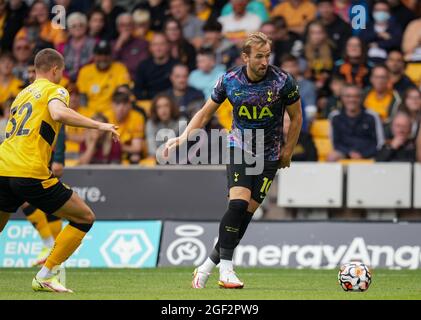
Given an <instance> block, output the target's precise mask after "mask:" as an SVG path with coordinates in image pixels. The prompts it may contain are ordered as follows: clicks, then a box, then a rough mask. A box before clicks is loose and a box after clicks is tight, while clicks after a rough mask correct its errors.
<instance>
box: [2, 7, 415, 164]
mask: <svg viewBox="0 0 421 320" xmlns="http://www.w3.org/2000/svg"><path fill="white" fill-rule="evenodd" d="M55 5H61V6H64V8H65V9H66V10H65V19H63V17H61V20H60V19H58V18H60V17H59V16H58V15H60V10H59V11H57V10H52V8H54V6H55ZM353 8H354V9H355V8H356V9H358V10H353ZM63 20H64V21H65V25H64V27H61V24H62V23H63ZM253 31H261V32H263V33H265V34H267V35H268V36H269V37H270V38H271V39H272V40H273V52H272V55H271V61H270V62H271V63H272V64H274V65H276V66H279V67H281V68H282V69H284V70H285V71H287V72H289V73H291V74H292V75H293V76H294V77H295V78H296V79H297V81H298V83H299V87H300V94H301V99H302V107H303V111H304V112H303V114H304V122H303V128H302V133H301V135H300V140H299V143H298V145H297V147H296V149H295V151H294V157H293V160H296V161H367V162H369V161H409V162H414V161H421V130H420V129H419V128H420V123H421V92H420V87H421V4H420V3H419V1H414V0H388V1H385V0H383V1H370V0H329V1H323V0H318V1H311V0H283V1H282V0H260V1H259V0H195V1H190V0H168V1H165V0H136V1H128V0H120V1H119V0H115V1H113V0H101V1H94V0H91V1H88V0H56V1H42V0H41V1H40V0H36V1H30V0H29V1H23V0H9V1H6V0H0V48H1V54H0V142H1V141H2V140H3V139H4V132H5V127H6V123H7V120H8V117H9V110H10V107H11V104H12V102H13V99H14V98H15V96H16V95H17V94H18V93H19V91H20V90H21V89H22V88H23V87H25V86H27V85H28V84H29V83H31V82H32V81H33V80H34V65H33V59H34V54H36V53H37V52H38V51H39V50H41V49H43V48H47V47H51V48H55V49H57V50H58V51H59V52H60V53H62V55H63V56H64V59H65V77H64V79H63V81H62V83H61V84H62V85H63V86H65V87H66V88H67V89H68V91H69V93H70V108H72V109H74V110H76V111H78V112H80V113H82V114H84V115H86V116H89V117H93V118H95V119H96V120H100V121H104V122H111V123H115V124H116V125H118V126H119V132H120V135H121V139H120V141H119V142H116V141H113V140H112V139H111V137H109V136H108V135H104V134H101V133H99V132H98V131H96V130H81V129H78V128H72V127H67V128H66V162H67V165H77V164H94V163H97V164H98V163H100V164H107V163H125V164H128V163H130V164H144V165H153V164H154V163H155V152H156V150H157V148H158V147H159V143H163V142H159V141H160V140H161V141H162V140H163V139H159V135H165V132H166V131H165V129H171V130H174V131H175V133H176V134H179V133H180V131H182V130H183V128H184V127H183V126H184V125H185V123H186V122H185V121H181V120H187V121H188V120H189V119H191V117H192V116H193V115H194V114H195V112H197V111H198V110H199V109H200V108H201V106H202V105H203V103H204V101H205V100H206V99H208V98H209V97H210V95H211V92H212V89H213V87H214V85H215V83H216V81H217V79H218V78H219V77H220V76H221V75H222V74H223V73H224V72H225V71H226V70H228V69H229V68H231V67H233V66H235V65H238V64H241V63H242V60H241V44H242V40H244V39H245V37H246V36H247V34H248V33H250V32H253ZM350 84H352V85H353V86H349V85H350ZM231 111H232V110H231V106H230V103H229V101H225V102H224V103H223V104H222V105H221V107H220V108H219V110H218V111H217V114H216V117H215V119H213V121H211V123H209V125H208V126H207V128H206V129H207V130H210V129H213V128H214V129H218V128H219V129H223V128H225V129H227V130H229V129H230V126H231V120H232V114H231ZM287 128H288V119H287V117H286V118H285V126H284V131H285V130H287ZM162 129H164V130H162ZM157 135H158V137H157Z"/></svg>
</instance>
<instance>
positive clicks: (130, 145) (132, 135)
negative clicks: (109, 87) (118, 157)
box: [110, 91, 146, 164]
mask: <svg viewBox="0 0 421 320" xmlns="http://www.w3.org/2000/svg"><path fill="white" fill-rule="evenodd" d="M112 101H113V114H112V116H111V118H110V120H111V121H112V123H115V124H116V125H117V126H118V130H117V131H118V133H119V134H120V144H121V150H122V152H123V157H122V159H123V161H128V162H129V163H131V164H138V163H139V161H140V159H141V155H142V151H143V149H144V148H145V147H146V145H145V141H144V138H145V118H144V117H143V116H142V115H141V114H140V113H139V112H138V111H136V110H134V109H133V108H132V101H131V99H130V95H129V94H127V93H123V92H118V91H116V92H114V94H113V98H112Z"/></svg>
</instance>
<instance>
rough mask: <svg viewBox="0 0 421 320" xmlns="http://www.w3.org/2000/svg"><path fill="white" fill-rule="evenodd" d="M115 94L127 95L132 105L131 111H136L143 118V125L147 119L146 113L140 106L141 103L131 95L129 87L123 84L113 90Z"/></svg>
mask: <svg viewBox="0 0 421 320" xmlns="http://www.w3.org/2000/svg"><path fill="white" fill-rule="evenodd" d="M115 92H122V93H125V94H127V95H129V97H130V102H131V104H132V109H133V110H136V111H137V112H139V113H140V115H141V116H142V117H143V120H144V123H146V119H147V118H148V115H147V113H146V111H145V108H144V107H143V106H142V101H138V100H137V99H136V96H135V95H134V93H133V91H132V89H131V88H130V86H129V85H128V84H123V85H121V86H118V87H117V88H116V89H115ZM115 92H114V93H115Z"/></svg>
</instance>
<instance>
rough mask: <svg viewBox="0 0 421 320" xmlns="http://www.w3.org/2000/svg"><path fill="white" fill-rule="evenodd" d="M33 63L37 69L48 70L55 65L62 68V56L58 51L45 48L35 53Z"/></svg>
mask: <svg viewBox="0 0 421 320" xmlns="http://www.w3.org/2000/svg"><path fill="white" fill-rule="evenodd" d="M34 64H35V69H36V70H37V71H41V72H48V71H50V70H51V69H52V68H53V67H55V66H57V67H59V68H63V67H64V58H63V56H62V55H61V54H60V53H59V52H58V51H56V50H54V49H50V48H47V49H43V50H41V51H40V52H38V53H37V55H36V56H35V62H34Z"/></svg>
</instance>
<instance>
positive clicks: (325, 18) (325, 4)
mask: <svg viewBox="0 0 421 320" xmlns="http://www.w3.org/2000/svg"><path fill="white" fill-rule="evenodd" d="M317 10H318V13H319V19H318V20H319V21H320V22H321V23H322V24H323V25H324V27H325V29H326V32H327V34H328V36H329V39H330V40H331V41H332V42H333V43H334V47H333V52H332V55H333V59H334V60H335V61H336V60H338V59H339V58H340V56H341V55H342V51H343V48H345V43H346V41H347V40H348V38H349V37H351V35H352V29H351V26H350V25H349V24H348V23H346V22H345V21H343V20H342V19H341V18H340V17H339V16H338V15H337V14H335V8H334V6H333V3H332V1H331V0H319V1H318V4H317Z"/></svg>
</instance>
